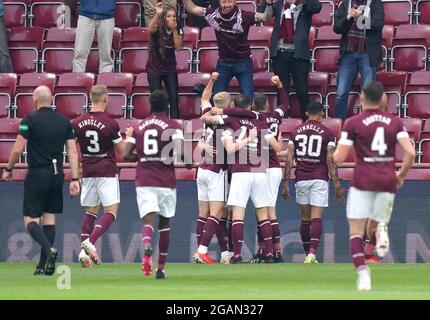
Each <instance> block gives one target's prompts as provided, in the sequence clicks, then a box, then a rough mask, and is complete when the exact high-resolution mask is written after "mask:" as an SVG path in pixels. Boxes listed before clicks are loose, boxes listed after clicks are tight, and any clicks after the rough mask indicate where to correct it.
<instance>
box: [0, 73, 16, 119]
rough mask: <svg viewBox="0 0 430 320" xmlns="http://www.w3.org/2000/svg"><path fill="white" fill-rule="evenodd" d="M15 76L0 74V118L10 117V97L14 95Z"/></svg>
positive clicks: (12, 74)
mask: <svg viewBox="0 0 430 320" xmlns="http://www.w3.org/2000/svg"><path fill="white" fill-rule="evenodd" d="M16 82H17V75H16V74H15V73H0V118H5V117H10V116H11V112H10V111H11V110H10V107H11V103H12V97H13V96H14V95H15V90H16Z"/></svg>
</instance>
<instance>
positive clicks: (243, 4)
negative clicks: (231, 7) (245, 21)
mask: <svg viewBox="0 0 430 320" xmlns="http://www.w3.org/2000/svg"><path fill="white" fill-rule="evenodd" d="M236 4H237V6H238V7H239V8H240V9H241V10H243V11H250V12H257V5H256V4H255V1H237V2H236Z"/></svg>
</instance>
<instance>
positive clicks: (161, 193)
mask: <svg viewBox="0 0 430 320" xmlns="http://www.w3.org/2000/svg"><path fill="white" fill-rule="evenodd" d="M136 197H137V206H138V208H139V214H140V218H143V217H144V216H146V215H147V214H148V213H151V212H155V213H158V214H159V215H160V216H163V217H165V218H172V217H174V216H175V210H176V189H171V188H159V187H137V188H136Z"/></svg>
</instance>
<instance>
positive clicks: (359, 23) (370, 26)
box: [333, 0, 384, 120]
mask: <svg viewBox="0 0 430 320" xmlns="http://www.w3.org/2000/svg"><path fill="white" fill-rule="evenodd" d="M383 27H384V7H383V5H382V2H381V0H372V1H370V0H344V1H343V2H342V3H341V4H340V5H339V8H338V9H337V10H336V12H335V15H334V26H333V30H334V32H336V33H338V34H341V35H342V39H341V42H340V59H339V71H338V76H337V90H336V102H335V116H336V117H338V118H342V119H343V120H345V119H346V117H347V116H348V110H347V105H348V95H349V91H350V90H351V87H352V84H353V83H354V81H355V78H356V77H357V72H360V75H361V87H362V88H363V87H364V86H365V85H366V83H368V82H370V81H371V80H375V79H376V70H377V67H378V65H379V64H380V63H381V61H382V28H383Z"/></svg>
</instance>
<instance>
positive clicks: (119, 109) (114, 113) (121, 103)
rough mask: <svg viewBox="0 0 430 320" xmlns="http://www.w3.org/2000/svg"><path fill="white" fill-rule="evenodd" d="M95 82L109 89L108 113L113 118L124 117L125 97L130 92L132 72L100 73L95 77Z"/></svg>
mask: <svg viewBox="0 0 430 320" xmlns="http://www.w3.org/2000/svg"><path fill="white" fill-rule="evenodd" d="M97 84H104V85H105V86H107V87H108V89H109V105H108V109H107V112H108V114H109V115H110V116H111V117H113V118H125V116H126V111H127V97H128V96H129V95H130V94H131V88H132V84H133V74H131V73H114V72H112V73H111V72H106V73H101V74H99V76H98V78H97Z"/></svg>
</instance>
